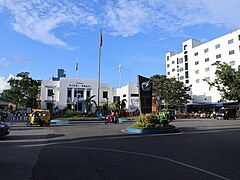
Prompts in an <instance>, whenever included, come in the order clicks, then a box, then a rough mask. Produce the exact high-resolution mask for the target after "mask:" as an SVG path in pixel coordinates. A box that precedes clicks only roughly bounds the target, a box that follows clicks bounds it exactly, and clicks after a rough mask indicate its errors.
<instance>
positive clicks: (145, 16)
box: [105, 0, 240, 36]
mask: <svg viewBox="0 0 240 180" xmlns="http://www.w3.org/2000/svg"><path fill="white" fill-rule="evenodd" d="M237 1H238V0H229V1H224V0H188V1H179V0H171V1H166V0H139V1H131V0H118V3H115V4H114V3H108V5H107V8H106V16H105V22H106V24H107V26H108V27H109V28H110V29H111V30H112V34H113V35H122V36H132V35H135V34H137V33H140V32H149V31H153V30H155V31H164V32H169V33H175V32H178V31H180V30H181V29H183V28H185V27H189V26H194V25H198V24H221V25H224V26H226V27H235V28H236V27H239V26H240V21H239V19H238V17H239V16H240V11H239V8H240V5H239V3H238V2H237ZM223 10H224V11H223Z"/></svg>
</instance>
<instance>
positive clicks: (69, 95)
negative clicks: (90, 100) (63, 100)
mask: <svg viewBox="0 0 240 180" xmlns="http://www.w3.org/2000/svg"><path fill="white" fill-rule="evenodd" d="M67 97H68V98H71V97H72V88H68V90H67Z"/></svg>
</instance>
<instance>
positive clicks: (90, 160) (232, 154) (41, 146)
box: [0, 119, 240, 180]
mask: <svg viewBox="0 0 240 180" xmlns="http://www.w3.org/2000/svg"><path fill="white" fill-rule="evenodd" d="M130 124H131V123H129V122H128V123H126V122H125V123H122V124H117V125H115V124H108V125H105V124H103V123H77V124H71V125H64V126H61V125H54V126H51V127H26V126H25V125H24V124H23V123H14V124H13V125H12V127H11V134H10V135H9V136H6V137H5V138H1V139H0V147H1V158H0V163H1V165H0V179H1V180H5V179H6V180H11V179H34V180H43V179H51V180H52V179H58V180H59V179H64V180H65V179H67V180H70V179H78V180H79V179H83V180H87V179H89V180H90V179H91V180H95V179H96V180H118V179H119V180H122V179H130V180H131V179H134V180H135V179H147V180H149V179H164V180H165V179H167V180H168V179H174V180H176V179H180V180H181V179H183V180H188V179H189V180H192V179H194V180H195V179H240V171H239V169H240V164H239V163H240V141H239V137H240V120H229V121H225V120H204V119H191V120H177V121H176V122H174V123H173V124H174V125H175V126H176V127H178V129H179V130H181V131H182V132H180V133H176V134H154V135H149V134H148V135H146V134H145V135H142V134H128V133H123V132H121V130H123V129H125V128H126V127H128V126H129V125H130Z"/></svg>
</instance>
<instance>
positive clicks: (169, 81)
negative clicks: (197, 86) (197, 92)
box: [151, 74, 191, 109]
mask: <svg viewBox="0 0 240 180" xmlns="http://www.w3.org/2000/svg"><path fill="white" fill-rule="evenodd" d="M151 80H152V83H153V96H154V97H155V98H156V102H157V106H158V107H157V109H159V106H160V105H161V104H162V103H165V105H166V107H167V106H168V105H170V106H175V107H179V106H181V105H183V104H186V103H187V102H188V100H190V99H191V96H190V95H189V94H188V93H187V92H188V91H189V90H190V88H189V87H187V86H185V85H184V84H183V82H181V81H177V80H176V79H175V78H167V76H165V75H159V74H156V75H153V76H152V77H151Z"/></svg>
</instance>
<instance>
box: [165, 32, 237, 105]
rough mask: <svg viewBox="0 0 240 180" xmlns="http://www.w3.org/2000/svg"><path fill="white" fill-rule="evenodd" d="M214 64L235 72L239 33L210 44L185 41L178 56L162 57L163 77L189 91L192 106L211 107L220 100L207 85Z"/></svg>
mask: <svg viewBox="0 0 240 180" xmlns="http://www.w3.org/2000/svg"><path fill="white" fill-rule="evenodd" d="M216 61H220V62H225V63H228V64H229V65H231V66H232V68H236V69H237V68H238V66H239V65H240V29H239V30H236V31H233V32H231V33H229V34H226V35H224V36H221V37H219V38H217V39H214V40H212V41H209V42H206V43H201V42H200V41H198V40H194V39H188V40H186V41H185V42H183V43H182V51H181V52H180V53H174V52H168V53H166V75H167V77H169V78H171V77H173V78H176V79H177V80H179V81H182V82H183V83H184V84H185V85H186V86H190V87H191V92H190V93H191V95H192V98H193V103H213V102H219V101H220V100H221V94H220V93H219V92H218V91H217V89H216V88H214V87H212V88H210V87H209V85H208V83H207V82H206V81H204V79H206V80H207V81H210V82H213V81H214V79H215V71H216V67H215V66H212V64H213V63H214V62H216Z"/></svg>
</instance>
